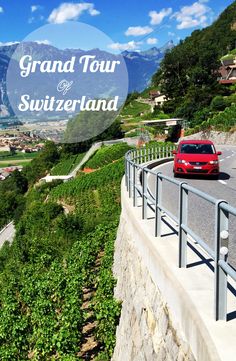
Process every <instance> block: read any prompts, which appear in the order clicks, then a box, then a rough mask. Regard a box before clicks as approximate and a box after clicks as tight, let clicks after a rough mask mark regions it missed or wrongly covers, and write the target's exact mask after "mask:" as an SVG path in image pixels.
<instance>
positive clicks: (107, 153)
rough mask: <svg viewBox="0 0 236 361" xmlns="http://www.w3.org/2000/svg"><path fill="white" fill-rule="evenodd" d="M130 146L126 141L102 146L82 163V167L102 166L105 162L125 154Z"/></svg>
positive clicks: (95, 167) (94, 167) (107, 162)
mask: <svg viewBox="0 0 236 361" xmlns="http://www.w3.org/2000/svg"><path fill="white" fill-rule="evenodd" d="M130 149H131V147H130V146H128V145H127V144H126V143H121V144H115V145H110V146H105V145H104V146H102V147H101V148H100V149H98V150H97V152H96V153H95V154H94V155H93V157H92V158H90V159H89V160H88V162H87V163H86V164H85V165H84V168H93V169H97V168H100V167H103V166H104V165H106V164H109V163H111V162H113V161H115V160H117V159H120V158H121V157H123V156H124V155H125V153H126V152H128V150H130Z"/></svg>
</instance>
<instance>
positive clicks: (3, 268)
mask: <svg viewBox="0 0 236 361" xmlns="http://www.w3.org/2000/svg"><path fill="white" fill-rule="evenodd" d="M109 148H110V147H107V148H106V151H107V152H109V150H110V149H109ZM95 156H96V155H95ZM95 156H94V157H95ZM106 157H107V158H106ZM109 157H111V153H110V152H109V156H108V155H107V156H105V154H104V159H109ZM115 159H117V153H114V154H113V159H112V157H111V158H110V160H111V162H110V163H109V164H107V165H105V166H103V167H102V168H101V169H99V170H97V171H96V172H93V173H90V174H82V175H79V176H78V177H77V178H75V179H74V180H72V181H70V182H67V183H61V184H59V185H58V184H44V185H42V186H40V187H37V188H35V187H34V188H32V189H30V190H29V192H28V193H27V196H26V202H25V203H26V205H25V207H26V209H25V211H24V213H23V215H22V216H21V217H20V219H19V221H18V224H17V233H16V237H15V240H14V242H13V244H12V246H9V245H8V244H5V245H4V246H3V248H2V249H1V250H0V284H1V288H0V304H1V313H0V359H1V360H3V361H8V360H9V361H10V360H11V361H12V360H20V361H23V360H33V361H47V360H63V361H74V360H81V361H82V360H92V359H93V360H97V361H99V360H100V361H101V360H102V361H108V360H110V359H111V356H112V353H113V349H114V345H115V330H116V326H117V324H118V321H119V315H120V307H121V306H120V304H119V303H118V302H117V301H116V300H115V299H114V298H113V290H114V286H115V280H114V278H113V275H112V263H113V253H114V240H115V237H116V231H117V226H118V220H119V214H120V182H121V178H122V175H123V173H124V159H123V158H121V159H119V160H117V161H116V162H115V163H113V161H114V160H115ZM61 204H63V205H67V206H69V205H70V206H71V207H72V206H73V207H74V211H71V212H70V213H69V214H67V215H66V214H65V213H64V209H63V207H62V206H61Z"/></svg>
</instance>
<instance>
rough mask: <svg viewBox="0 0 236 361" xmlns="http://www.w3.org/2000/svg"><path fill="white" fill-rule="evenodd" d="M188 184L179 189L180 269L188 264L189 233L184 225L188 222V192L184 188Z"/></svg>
mask: <svg viewBox="0 0 236 361" xmlns="http://www.w3.org/2000/svg"><path fill="white" fill-rule="evenodd" d="M185 184H187V183H186V182H182V183H180V188H179V268H185V267H186V264H187V241H188V236H187V233H186V232H185V231H184V230H183V228H182V225H185V226H186V225H187V222H188V190H187V189H185V188H183V186H184V185H185Z"/></svg>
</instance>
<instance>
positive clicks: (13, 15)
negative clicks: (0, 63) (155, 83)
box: [0, 0, 233, 52]
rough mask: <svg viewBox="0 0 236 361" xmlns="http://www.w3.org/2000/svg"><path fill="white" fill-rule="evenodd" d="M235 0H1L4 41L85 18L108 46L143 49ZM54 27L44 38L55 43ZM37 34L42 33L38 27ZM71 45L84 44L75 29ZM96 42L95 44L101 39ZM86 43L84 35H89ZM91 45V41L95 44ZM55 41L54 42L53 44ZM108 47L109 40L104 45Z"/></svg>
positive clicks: (206, 20)
mask: <svg viewBox="0 0 236 361" xmlns="http://www.w3.org/2000/svg"><path fill="white" fill-rule="evenodd" d="M232 2H233V1H232V0H195V1H194V0H192V1H191V0H179V1H178V0H177V1H176V0H169V1H165V0H120V1H118V0H116V1H114V0H113V1H109V0H94V1H92V0H91V2H90V1H89V0H88V2H87V1H85V2H82V1H81V2H79V1H69V2H66V1H65V2H63V1H62V2H61V1H58V0H50V1H49V0H48V1H43V0H39V1H38V0H23V1H19V0H0V45H3V44H5V43H12V42H20V41H22V40H23V39H25V38H26V37H27V36H28V35H29V34H30V33H32V32H33V31H35V30H37V29H38V28H40V27H42V26H45V25H48V24H55V25H56V26H58V27H59V25H61V24H65V23H66V22H68V21H69V22H70V21H76V20H78V21H80V22H83V23H86V24H88V25H91V26H93V27H96V28H97V29H99V30H100V31H102V32H104V33H105V34H106V35H107V36H108V37H109V38H110V39H112V41H108V43H107V44H106V47H107V48H108V49H107V50H113V51H117V52H120V51H124V50H135V51H142V50H146V49H149V48H151V47H154V46H156V47H161V46H163V45H164V44H165V43H166V42H168V41H169V40H173V41H174V43H175V44H177V43H178V42H179V40H180V39H184V38H185V37H186V36H188V35H190V34H191V33H192V31H194V30H196V29H201V28H204V27H206V26H208V25H210V24H211V23H212V22H213V21H214V20H216V19H217V17H218V16H219V14H220V13H221V12H222V11H223V10H224V9H225V8H226V7H227V6H228V5H230V4H231V3H232ZM50 29H51V28H50V27H45V29H44V31H43V32H42V36H43V38H40V39H39V38H37V39H35V40H38V41H42V42H45V43H46V44H47V43H48V44H50V43H51V40H50V34H51V30H50ZM36 34H37V35H38V34H41V33H40V32H39V33H38V32H36ZM64 38H66V41H67V44H66V45H67V47H73V48H76V47H78V48H79V47H80V48H82V47H81V46H80V45H81V44H78V45H77V43H76V37H75V36H73V32H72V34H71V35H70V36H67V37H65V36H64ZM93 40H94V44H96V39H93ZM84 42H85V40H84ZM94 44H92V45H94ZM53 45H54V44H53ZM104 46H105V45H104Z"/></svg>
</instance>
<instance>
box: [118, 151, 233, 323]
mask: <svg viewBox="0 0 236 361" xmlns="http://www.w3.org/2000/svg"><path fill="white" fill-rule="evenodd" d="M174 149H175V146H166V147H162V148H161V147H151V148H146V147H145V148H144V149H138V150H130V151H128V152H127V153H126V155H125V183H126V188H127V191H128V194H129V197H130V198H133V206H134V207H136V206H137V205H138V197H141V200H142V218H143V219H147V209H148V208H150V209H151V210H152V211H153V212H154V214H155V229H154V234H155V237H160V236H161V228H162V215H163V214H166V215H167V216H168V217H169V218H170V219H172V220H173V221H174V222H175V223H176V224H177V226H178V238H179V260H178V265H179V267H180V268H183V267H186V265H187V246H188V239H189V237H191V238H192V239H193V240H194V241H195V242H196V243H198V244H199V245H200V246H201V247H202V249H203V250H204V251H205V252H206V253H207V254H208V255H209V256H210V257H211V258H212V259H213V260H214V278H215V285H214V289H215V305H214V314H215V320H225V321H226V320H227V290H228V287H227V278H228V276H230V277H231V278H232V279H233V280H234V281H236V272H235V270H234V268H233V267H232V266H231V265H230V264H229V263H228V262H227V258H228V241H229V216H230V215H231V216H235V217H236V208H233V207H232V206H230V205H229V204H228V203H227V202H226V201H225V200H222V199H220V200H219V199H216V198H214V197H212V196H210V195H209V194H206V193H204V192H202V191H200V190H198V189H196V188H194V187H192V186H190V185H189V184H187V183H186V182H179V181H177V180H176V179H174V178H171V177H168V176H166V175H164V174H162V173H161V172H158V173H156V172H154V171H152V170H151V169H150V168H148V167H147V165H146V163H147V162H150V161H152V160H157V159H164V158H170V157H172V151H173V150H174ZM149 174H152V175H153V176H154V177H155V194H154V195H153V194H152V193H151V192H150V190H149V189H148V175H149ZM139 175H140V176H141V180H142V181H141V182H140V177H139ZM163 180H165V181H167V182H169V183H172V184H174V185H176V187H177V189H178V194H179V202H178V217H176V216H175V215H174V214H172V213H171V212H170V211H169V210H168V209H166V208H165V207H164V206H163V204H162V193H163V190H162V188H163V187H162V184H163ZM189 193H192V194H194V195H196V196H197V197H200V198H202V199H204V200H205V201H207V202H209V203H211V204H213V205H214V207H215V235H214V239H215V241H214V243H215V244H214V245H215V247H214V249H211V248H210V247H209V246H208V245H207V244H206V243H205V242H204V241H203V240H202V239H201V237H199V236H198V235H197V234H195V233H194V232H193V231H192V230H191V229H190V228H189V226H188V207H189V200H188V195H189Z"/></svg>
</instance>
